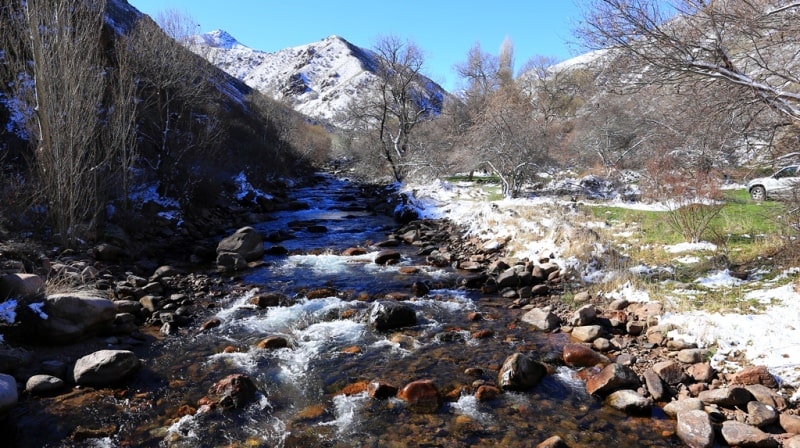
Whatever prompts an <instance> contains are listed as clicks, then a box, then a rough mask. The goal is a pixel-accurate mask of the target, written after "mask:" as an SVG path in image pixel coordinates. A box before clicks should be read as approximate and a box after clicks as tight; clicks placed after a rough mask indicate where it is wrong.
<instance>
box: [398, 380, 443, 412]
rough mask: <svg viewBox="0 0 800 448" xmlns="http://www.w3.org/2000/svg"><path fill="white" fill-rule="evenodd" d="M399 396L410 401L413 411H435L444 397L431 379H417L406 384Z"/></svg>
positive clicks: (409, 404) (409, 405)
mask: <svg viewBox="0 0 800 448" xmlns="http://www.w3.org/2000/svg"><path fill="white" fill-rule="evenodd" d="M397 397H398V398H400V399H401V400H404V401H405V402H407V403H408V407H409V409H410V410H412V411H413V412H418V413H433V412H436V410H437V409H439V406H440V405H441V404H442V397H441V395H440V394H439V391H438V390H437V389H436V385H434V384H433V381H431V380H417V381H412V382H410V383H408V384H406V386H405V387H403V388H402V389H401V390H400V392H398V393H397Z"/></svg>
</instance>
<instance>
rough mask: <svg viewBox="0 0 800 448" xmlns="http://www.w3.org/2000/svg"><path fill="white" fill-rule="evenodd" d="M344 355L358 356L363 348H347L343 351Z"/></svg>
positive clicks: (354, 346)
mask: <svg viewBox="0 0 800 448" xmlns="http://www.w3.org/2000/svg"><path fill="white" fill-rule="evenodd" d="M342 353H344V354H346V355H358V354H360V353H361V347H359V346H357V345H352V346H350V347H345V348H343V349H342Z"/></svg>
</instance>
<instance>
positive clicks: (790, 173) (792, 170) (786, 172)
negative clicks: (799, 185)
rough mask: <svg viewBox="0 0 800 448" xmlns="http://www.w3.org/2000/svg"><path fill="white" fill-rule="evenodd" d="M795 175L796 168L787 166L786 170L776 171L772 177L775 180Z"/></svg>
mask: <svg viewBox="0 0 800 448" xmlns="http://www.w3.org/2000/svg"><path fill="white" fill-rule="evenodd" d="M796 175H797V167H796V166H787V167H786V168H784V169H782V170H780V171H778V172H777V173H775V175H774V176H773V177H774V178H775V179H781V178H784V177H795V176H796Z"/></svg>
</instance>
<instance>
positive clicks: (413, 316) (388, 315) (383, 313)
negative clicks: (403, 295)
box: [369, 301, 417, 331]
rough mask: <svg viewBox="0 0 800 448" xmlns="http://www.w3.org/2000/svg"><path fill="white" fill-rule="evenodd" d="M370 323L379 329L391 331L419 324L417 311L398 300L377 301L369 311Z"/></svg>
mask: <svg viewBox="0 0 800 448" xmlns="http://www.w3.org/2000/svg"><path fill="white" fill-rule="evenodd" d="M369 323H370V326H372V328H374V329H376V330H378V331H390V330H394V329H397V328H403V327H411V326H414V325H416V324H417V312H416V311H414V308H411V307H410V306H408V305H405V304H402V303H397V302H388V301H385V302H375V303H374V304H373V305H372V309H371V310H370V313H369Z"/></svg>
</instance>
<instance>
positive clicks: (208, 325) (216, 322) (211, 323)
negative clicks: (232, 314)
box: [200, 317, 222, 331]
mask: <svg viewBox="0 0 800 448" xmlns="http://www.w3.org/2000/svg"><path fill="white" fill-rule="evenodd" d="M220 325H222V321H221V320H220V319H219V318H217V317H214V318H211V319H209V320H207V321H205V322H203V323H202V324H201V325H200V331H207V330H210V329H212V328H217V327H219V326H220Z"/></svg>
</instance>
